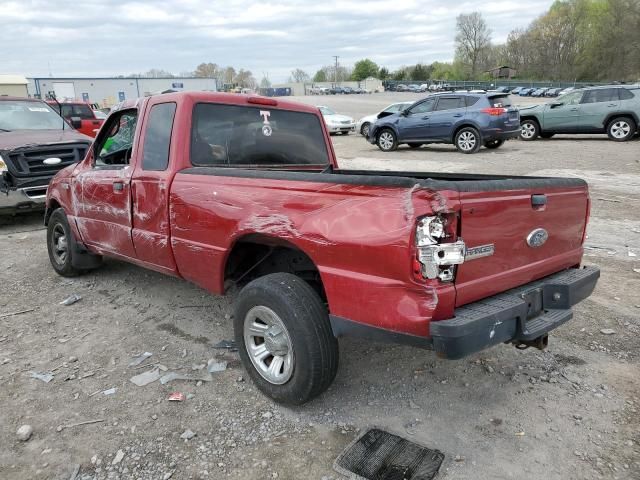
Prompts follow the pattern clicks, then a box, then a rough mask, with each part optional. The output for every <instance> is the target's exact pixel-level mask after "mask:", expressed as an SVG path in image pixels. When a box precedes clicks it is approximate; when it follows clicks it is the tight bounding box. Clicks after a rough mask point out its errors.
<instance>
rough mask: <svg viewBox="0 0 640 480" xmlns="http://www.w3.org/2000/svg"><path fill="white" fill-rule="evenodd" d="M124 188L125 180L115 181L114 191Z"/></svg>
mask: <svg viewBox="0 0 640 480" xmlns="http://www.w3.org/2000/svg"><path fill="white" fill-rule="evenodd" d="M123 190H124V183H123V182H113V191H114V192H121V191H123Z"/></svg>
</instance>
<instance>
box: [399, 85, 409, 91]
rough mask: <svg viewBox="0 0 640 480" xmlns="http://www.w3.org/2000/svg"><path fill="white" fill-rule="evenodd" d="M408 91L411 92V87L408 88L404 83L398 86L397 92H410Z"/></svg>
mask: <svg viewBox="0 0 640 480" xmlns="http://www.w3.org/2000/svg"><path fill="white" fill-rule="evenodd" d="M408 91H409V87H407V86H406V85H404V84H402V83H400V84H398V85H396V92H408Z"/></svg>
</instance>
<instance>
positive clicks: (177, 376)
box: [160, 372, 213, 385]
mask: <svg viewBox="0 0 640 480" xmlns="http://www.w3.org/2000/svg"><path fill="white" fill-rule="evenodd" d="M173 380H187V381H192V382H210V381H212V380H213V377H212V376H211V375H210V374H209V373H207V374H206V375H186V374H184V373H177V372H169V373H167V374H166V375H164V376H162V377H161V378H160V383H161V384H162V385H164V384H166V383H169V382H172V381H173Z"/></svg>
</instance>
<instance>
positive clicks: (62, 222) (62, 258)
mask: <svg viewBox="0 0 640 480" xmlns="http://www.w3.org/2000/svg"><path fill="white" fill-rule="evenodd" d="M72 235H73V233H71V228H70V227H69V222H68V221H67V215H66V214H65V213H64V210H63V209H62V208H57V209H56V210H54V211H53V213H52V214H51V217H50V218H49V223H48V224H47V251H48V252H49V261H50V262H51V266H52V267H53V269H54V270H55V271H56V273H57V274H58V275H62V276H63V277H76V276H78V275H80V274H81V273H82V270H79V269H77V268H75V267H74V266H73V265H72V258H71V257H72V255H73V248H71V247H72V242H73V240H72Z"/></svg>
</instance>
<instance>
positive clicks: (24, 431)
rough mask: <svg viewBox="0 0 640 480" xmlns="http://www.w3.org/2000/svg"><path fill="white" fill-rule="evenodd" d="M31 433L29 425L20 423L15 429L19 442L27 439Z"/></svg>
mask: <svg viewBox="0 0 640 480" xmlns="http://www.w3.org/2000/svg"><path fill="white" fill-rule="evenodd" d="M31 435H33V427H32V426H31V425H21V426H20V427H19V428H18V430H16V436H17V437H18V440H20V441H21V442H26V441H27V440H29V439H30V438H31Z"/></svg>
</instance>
